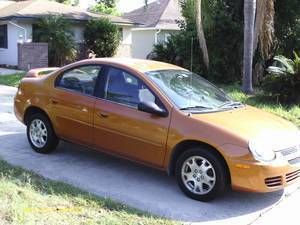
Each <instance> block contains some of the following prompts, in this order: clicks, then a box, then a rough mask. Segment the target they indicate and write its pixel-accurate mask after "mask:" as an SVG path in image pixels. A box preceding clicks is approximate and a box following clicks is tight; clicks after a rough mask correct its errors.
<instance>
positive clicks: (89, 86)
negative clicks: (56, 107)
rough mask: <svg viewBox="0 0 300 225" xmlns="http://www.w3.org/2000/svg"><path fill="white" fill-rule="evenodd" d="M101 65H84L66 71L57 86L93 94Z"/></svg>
mask: <svg viewBox="0 0 300 225" xmlns="http://www.w3.org/2000/svg"><path fill="white" fill-rule="evenodd" d="M100 70H101V67H100V66H82V67H77V68H76V69H72V70H69V71H67V72H65V73H64V74H63V75H62V77H61V78H60V80H59V83H58V85H57V86H59V87H62V88H66V89H69V90H72V91H77V92H81V93H83V94H87V95H93V94H94V89H95V85H96V80H97V76H98V74H99V72H100Z"/></svg>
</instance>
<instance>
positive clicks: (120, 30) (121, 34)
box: [118, 27, 123, 42]
mask: <svg viewBox="0 0 300 225" xmlns="http://www.w3.org/2000/svg"><path fill="white" fill-rule="evenodd" d="M118 30H119V35H120V40H121V42H122V41H123V28H122V27H120V28H119V29H118Z"/></svg>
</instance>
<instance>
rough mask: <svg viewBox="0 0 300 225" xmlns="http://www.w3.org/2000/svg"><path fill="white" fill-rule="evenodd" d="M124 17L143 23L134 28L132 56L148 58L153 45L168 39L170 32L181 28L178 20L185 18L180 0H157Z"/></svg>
mask: <svg viewBox="0 0 300 225" xmlns="http://www.w3.org/2000/svg"><path fill="white" fill-rule="evenodd" d="M124 17H125V18H127V19H129V20H131V21H133V22H135V23H140V24H142V25H141V26H140V27H135V28H133V29H132V46H131V51H132V57H134V58H146V57H147V55H148V54H149V53H151V51H152V49H153V45H154V44H157V43H162V42H165V41H167V39H168V37H169V36H170V34H172V33H174V32H178V31H179V30H180V28H179V26H178V23H177V21H179V20H183V18H182V16H181V11H180V6H179V3H178V0H157V1H155V2H152V3H150V4H148V6H147V7H145V6H143V7H140V8H138V9H136V10H133V11H131V12H128V13H125V14H124Z"/></svg>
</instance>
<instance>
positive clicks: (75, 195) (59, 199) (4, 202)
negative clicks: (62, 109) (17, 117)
mask: <svg viewBox="0 0 300 225" xmlns="http://www.w3.org/2000/svg"><path fill="white" fill-rule="evenodd" d="M0 202H1V204H0V224H12V225H14V224H15V225H21V224H39V225H42V224H47V225H57V224H72V225H76V224H90V225H92V224H113V225H115V224H137V225H141V224H143V225H144V224H145V225H147V224H166V225H167V224H175V223H176V222H172V221H169V220H166V219H162V218H158V217H154V216H151V215H149V214H146V213H144V212H141V211H139V210H136V209H133V208H129V207H127V206H125V205H123V204H120V203H116V202H113V201H111V200H109V199H103V198H99V197H96V196H94V195H91V194H89V193H87V192H84V191H81V190H79V189H77V188H74V187H72V186H70V185H67V184H64V183H61V182H55V181H51V180H47V179H45V178H42V177H40V176H38V175H37V174H34V173H32V172H29V171H26V170H23V169H21V168H18V167H14V166H11V165H9V164H8V163H6V162H4V161H3V160H1V159H0Z"/></svg>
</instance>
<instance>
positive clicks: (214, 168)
mask: <svg viewBox="0 0 300 225" xmlns="http://www.w3.org/2000/svg"><path fill="white" fill-rule="evenodd" d="M176 178H177V182H178V184H179V187H180V188H181V190H182V191H183V192H184V193H185V194H186V195H187V196H189V197H190V198H192V199H195V200H198V201H211V200H213V199H214V198H215V197H217V196H218V195H220V194H222V193H223V192H224V191H225V189H226V186H227V183H228V182H227V180H228V179H227V175H226V168H225V167H224V165H223V163H222V162H221V160H220V159H219V157H217V156H216V154H214V152H212V151H210V150H209V149H202V148H193V149H190V150H187V151H186V152H184V153H183V154H182V155H181V156H180V157H179V159H178V161H177V163H176Z"/></svg>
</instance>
